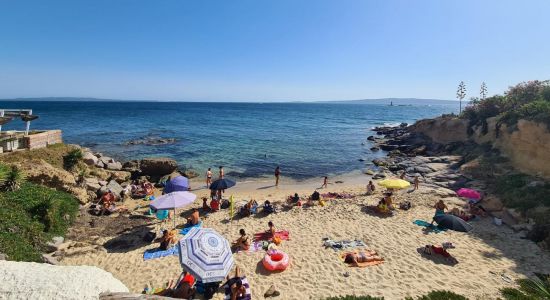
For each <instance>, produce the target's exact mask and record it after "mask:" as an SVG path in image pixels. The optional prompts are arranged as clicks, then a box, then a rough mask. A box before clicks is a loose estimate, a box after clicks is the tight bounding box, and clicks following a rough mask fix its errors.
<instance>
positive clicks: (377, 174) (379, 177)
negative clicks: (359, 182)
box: [372, 173, 386, 179]
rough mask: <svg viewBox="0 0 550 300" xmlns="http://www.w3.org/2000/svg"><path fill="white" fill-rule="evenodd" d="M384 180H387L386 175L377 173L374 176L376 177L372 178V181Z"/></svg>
mask: <svg viewBox="0 0 550 300" xmlns="http://www.w3.org/2000/svg"><path fill="white" fill-rule="evenodd" d="M382 178H386V174H384V173H376V174H374V176H372V179H382Z"/></svg>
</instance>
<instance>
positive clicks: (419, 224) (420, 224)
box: [413, 220, 447, 233]
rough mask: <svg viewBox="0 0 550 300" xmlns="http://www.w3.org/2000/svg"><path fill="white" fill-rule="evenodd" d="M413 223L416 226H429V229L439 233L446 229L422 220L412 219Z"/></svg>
mask: <svg viewBox="0 0 550 300" xmlns="http://www.w3.org/2000/svg"><path fill="white" fill-rule="evenodd" d="M413 223H414V224H416V225H418V226H422V227H426V228H429V229H431V230H432V231H433V232H435V233H440V232H442V231H445V230H447V229H446V228H441V227H438V226H435V225H432V224H430V223H428V222H426V221H424V220H414V221H413Z"/></svg>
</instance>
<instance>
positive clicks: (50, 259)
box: [42, 254, 59, 265]
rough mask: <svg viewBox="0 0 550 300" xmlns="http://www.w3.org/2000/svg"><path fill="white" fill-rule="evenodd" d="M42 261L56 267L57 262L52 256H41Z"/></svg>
mask: <svg viewBox="0 0 550 300" xmlns="http://www.w3.org/2000/svg"><path fill="white" fill-rule="evenodd" d="M42 261H44V262H45V263H47V264H50V265H58V264H59V261H57V259H56V258H55V257H53V255H52V254H42Z"/></svg>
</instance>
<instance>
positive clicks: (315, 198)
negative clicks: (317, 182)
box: [310, 190, 321, 201]
mask: <svg viewBox="0 0 550 300" xmlns="http://www.w3.org/2000/svg"><path fill="white" fill-rule="evenodd" d="M310 199H311V200H313V201H319V200H321V194H319V192H318V191H317V190H315V191H314V192H313V194H311V197H310Z"/></svg>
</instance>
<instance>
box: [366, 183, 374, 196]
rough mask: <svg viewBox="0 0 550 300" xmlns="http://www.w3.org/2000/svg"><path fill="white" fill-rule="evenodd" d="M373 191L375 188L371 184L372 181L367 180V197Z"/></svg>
mask: <svg viewBox="0 0 550 300" xmlns="http://www.w3.org/2000/svg"><path fill="white" fill-rule="evenodd" d="M375 189H376V187H375V186H374V183H372V180H369V183H368V184H367V195H372V194H373V193H374V190H375Z"/></svg>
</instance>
